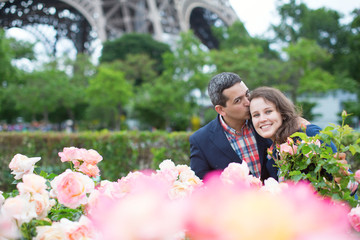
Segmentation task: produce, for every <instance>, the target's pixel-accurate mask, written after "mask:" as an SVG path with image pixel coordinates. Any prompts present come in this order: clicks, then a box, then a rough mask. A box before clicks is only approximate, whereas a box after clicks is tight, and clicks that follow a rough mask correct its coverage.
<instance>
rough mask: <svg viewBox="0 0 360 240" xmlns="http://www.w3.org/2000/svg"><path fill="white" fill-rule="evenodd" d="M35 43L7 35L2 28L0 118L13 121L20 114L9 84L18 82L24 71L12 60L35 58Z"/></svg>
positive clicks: (0, 42)
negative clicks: (15, 106)
mask: <svg viewBox="0 0 360 240" xmlns="http://www.w3.org/2000/svg"><path fill="white" fill-rule="evenodd" d="M33 46H34V45H33V44H31V43H28V42H25V41H17V40H16V39H13V38H8V37H6V34H5V31H4V30H3V29H0V79H1V80H0V84H1V86H0V119H1V120H6V121H7V122H12V121H14V120H15V118H16V117H17V116H18V112H17V110H16V109H15V108H14V105H15V103H14V100H13V96H12V95H11V94H10V93H9V91H8V90H9V86H10V85H12V84H18V83H19V81H20V80H21V75H22V73H23V72H22V71H21V70H20V69H18V68H17V67H16V66H14V65H13V64H12V60H16V59H21V58H27V59H29V60H32V59H34V51H33Z"/></svg>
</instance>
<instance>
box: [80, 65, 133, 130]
mask: <svg viewBox="0 0 360 240" xmlns="http://www.w3.org/2000/svg"><path fill="white" fill-rule="evenodd" d="M132 94H133V92H132V86H131V84H130V83H129V82H127V81H126V79H125V74H124V73H123V72H121V71H118V70H116V64H101V65H100V66H99V68H98V72H97V74H96V75H95V77H94V78H92V79H90V82H89V86H88V88H87V89H86V96H87V99H88V100H89V103H90V106H92V107H96V108H104V109H107V110H108V111H109V112H108V114H109V115H108V116H111V118H112V119H110V120H113V122H114V125H115V129H116V130H120V124H121V116H122V115H123V114H124V106H125V105H126V104H127V103H128V102H129V101H130V99H131V97H132ZM98 118H99V119H101V115H99V116H98Z"/></svg>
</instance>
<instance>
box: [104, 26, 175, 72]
mask: <svg viewBox="0 0 360 240" xmlns="http://www.w3.org/2000/svg"><path fill="white" fill-rule="evenodd" d="M169 51H170V46H169V45H167V44H165V43H162V42H159V41H156V40H154V39H153V38H152V36H151V35H149V34H139V33H129V34H124V35H123V36H122V37H121V38H118V39H115V40H111V41H106V42H104V44H103V50H102V55H101V57H100V63H104V62H112V61H114V60H117V59H121V60H125V59H126V56H127V55H128V54H147V55H148V56H149V57H150V58H152V59H154V60H155V61H156V63H157V65H156V71H157V72H158V73H160V72H161V71H162V70H163V64H162V55H163V54H164V53H165V52H169Z"/></svg>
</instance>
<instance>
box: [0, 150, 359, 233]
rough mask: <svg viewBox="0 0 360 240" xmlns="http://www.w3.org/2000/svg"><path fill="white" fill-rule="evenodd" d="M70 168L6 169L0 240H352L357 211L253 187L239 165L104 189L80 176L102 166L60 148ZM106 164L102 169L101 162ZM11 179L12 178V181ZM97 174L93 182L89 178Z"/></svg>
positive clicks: (179, 170)
mask: <svg viewBox="0 0 360 240" xmlns="http://www.w3.org/2000/svg"><path fill="white" fill-rule="evenodd" d="M59 157H60V160H61V161H62V162H68V163H70V168H69V169H67V170H66V171H64V172H63V173H62V174H60V175H58V176H55V175H52V174H47V173H44V172H41V173H39V174H36V173H35V172H34V169H35V170H36V168H35V163H36V162H35V161H34V159H38V158H28V157H26V156H21V158H22V159H23V160H24V161H25V162H27V163H28V162H32V166H27V167H26V168H22V169H23V172H22V171H21V170H20V169H21V168H20V167H19V166H17V164H20V165H22V164H23V163H21V162H18V159H19V155H15V157H14V158H13V159H12V160H11V162H10V164H9V166H10V169H11V170H12V171H13V174H14V175H15V177H16V178H18V176H21V178H20V179H18V180H19V181H18V182H17V185H16V186H17V190H15V191H13V192H11V193H2V192H0V193H1V194H0V239H39V240H44V239H69V240H70V239H71V240H72V239H99V240H100V239H101V240H103V239H105V240H107V239H109V240H110V239H125V240H126V239H129V240H130V239H131V240H133V239H166V240H172V239H174V240H175V239H200V240H201V239H206V240H208V239H255V240H256V239H270V240H271V239H274V240H275V239H276V240H277V239H330V240H331V239H334V240H335V239H336V240H338V239H357V238H358V237H359V235H357V231H359V230H360V229H359V226H360V208H352V209H351V207H350V206H349V205H348V203H347V202H343V201H333V200H332V199H331V198H329V197H326V196H322V195H320V194H318V193H317V192H316V191H315V189H314V187H313V186H312V185H311V184H309V183H307V182H301V181H300V182H299V183H295V182H287V181H285V182H281V183H278V182H277V181H275V180H274V179H271V178H270V179H268V180H266V181H265V182H264V183H261V182H260V180H259V179H257V178H255V177H252V176H251V175H249V169H248V167H247V164H246V163H243V164H238V163H232V164H230V165H229V166H228V167H227V168H226V169H225V170H224V171H222V172H213V173H212V174H210V175H208V176H207V177H206V179H204V181H202V180H200V179H199V178H198V177H196V176H195V174H194V172H193V171H192V170H191V169H190V168H189V167H188V166H187V165H175V164H174V163H173V162H172V161H171V160H169V159H167V160H164V161H163V162H162V163H161V164H160V165H159V169H156V170H145V171H134V172H130V173H129V174H128V175H127V176H125V177H122V178H121V179H118V180H117V181H114V182H111V181H107V180H101V178H100V177H99V175H98V174H95V175H94V174H93V173H92V172H89V171H87V170H84V169H83V168H82V167H81V166H82V165H83V164H90V165H91V166H92V167H95V166H96V164H97V163H98V162H99V161H102V160H103V159H102V157H101V156H100V154H98V153H97V152H96V151H95V150H86V149H78V148H75V147H70V148H64V150H63V151H62V152H60V153H59ZM105 161H106V159H105ZM14 169H16V171H14ZM99 174H100V173H99Z"/></svg>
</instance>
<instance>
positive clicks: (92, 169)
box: [79, 162, 100, 177]
mask: <svg viewBox="0 0 360 240" xmlns="http://www.w3.org/2000/svg"><path fill="white" fill-rule="evenodd" d="M79 171H80V172H82V173H85V174H86V175H88V176H89V177H97V176H100V169H99V167H98V166H96V165H92V164H88V163H86V162H84V163H83V164H81V165H80V167H79Z"/></svg>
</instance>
